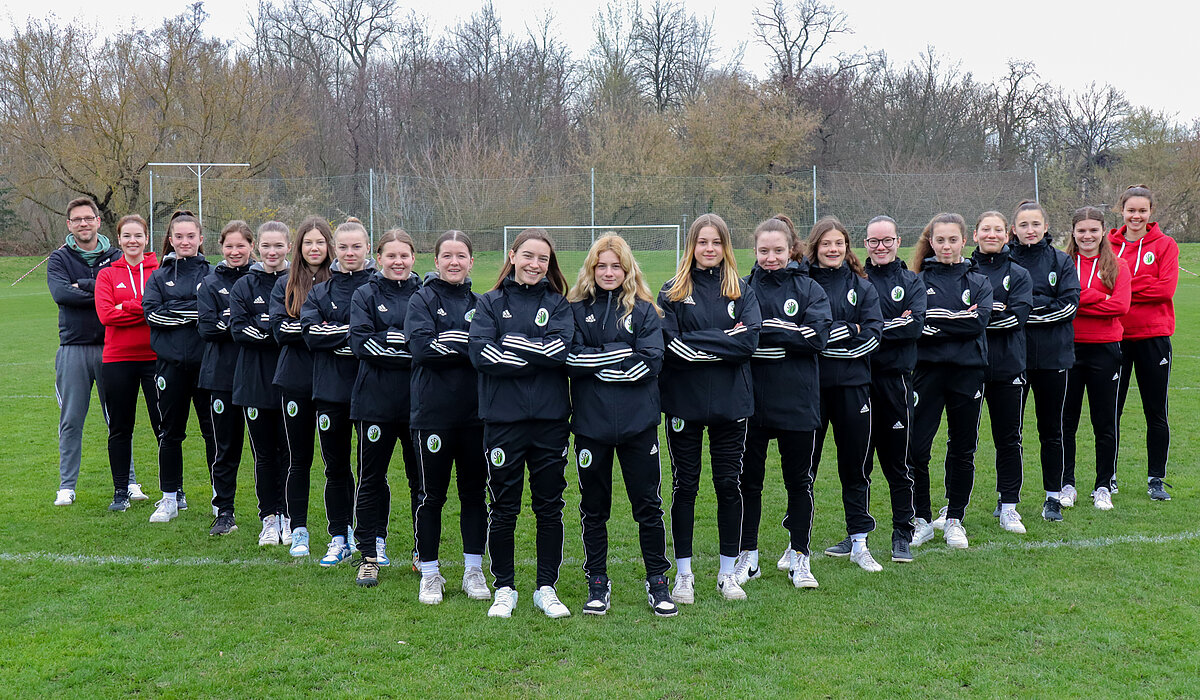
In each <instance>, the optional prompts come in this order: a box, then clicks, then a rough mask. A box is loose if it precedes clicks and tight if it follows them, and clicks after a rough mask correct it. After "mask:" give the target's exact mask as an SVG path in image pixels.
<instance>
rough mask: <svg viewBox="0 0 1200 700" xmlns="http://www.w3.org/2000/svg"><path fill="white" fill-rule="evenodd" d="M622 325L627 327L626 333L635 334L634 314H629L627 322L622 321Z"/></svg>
mask: <svg viewBox="0 0 1200 700" xmlns="http://www.w3.org/2000/svg"><path fill="white" fill-rule="evenodd" d="M621 323H622V324H623V325H624V326H625V331H626V332H627V333H632V332H633V314H629V315H628V316H626V317H625V320H624V321H622V322H621Z"/></svg>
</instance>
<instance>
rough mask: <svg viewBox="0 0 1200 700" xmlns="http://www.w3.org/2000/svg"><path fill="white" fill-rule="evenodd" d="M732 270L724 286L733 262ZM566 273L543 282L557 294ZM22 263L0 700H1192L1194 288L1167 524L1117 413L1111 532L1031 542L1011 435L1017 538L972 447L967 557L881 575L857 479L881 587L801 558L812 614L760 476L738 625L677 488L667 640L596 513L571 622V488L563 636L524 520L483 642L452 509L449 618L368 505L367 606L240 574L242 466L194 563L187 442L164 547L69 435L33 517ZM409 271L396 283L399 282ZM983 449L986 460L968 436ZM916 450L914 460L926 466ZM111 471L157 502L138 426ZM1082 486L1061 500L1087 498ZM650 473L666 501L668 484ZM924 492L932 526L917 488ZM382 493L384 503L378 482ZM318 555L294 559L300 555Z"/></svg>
mask: <svg viewBox="0 0 1200 700" xmlns="http://www.w3.org/2000/svg"><path fill="white" fill-rule="evenodd" d="M640 257H642V256H640ZM673 257H674V256H673V253H668V254H653V255H646V256H644V257H643V260H644V261H645V265H646V268H647V274H648V276H649V277H650V278H651V284H652V286H653V287H654V288H655V289H657V287H658V285H659V284H661V282H662V281H663V280H664V279H666V277H668V276H669V275H670V272H671V268H672V267H673ZM740 258H741V260H742V263H743V267H742V269H743V271H745V270H748V269H749V265H748V262H749V253H748V252H747V253H745V254H743V255H741V256H740ZM581 259H582V254H565V255H563V266H564V269H565V270H567V271H568V272H567V277H568V279H569V280H573V279H574V276H575V273H574V271H575V270H576V269H577V266H578V265H579V262H580V261H581ZM497 260H498V258H497V256H496V254H491V255H481V256H480V259H479V260H478V262H477V268H476V274H475V275H474V278H475V279H476V280H479V282H477V284H476V288H477V290H480V291H482V290H484V289H486V288H488V287H490V282H491V281H492V280H493V279H494V276H495V270H496V263H497ZM35 262H37V259H30V258H8V259H0V365H3V367H4V371H3V373H2V374H0V398H2V399H3V400H2V401H0V425H2V426H3V429H4V433H5V437H6V439H5V440H3V441H2V442H0V465H2V468H3V470H4V477H5V481H6V483H7V486H6V487H4V488H3V489H2V490H0V513H3V517H2V518H0V610H3V611H4V612H3V615H2V617H0V619H2V621H0V649H3V661H0V689H2V690H0V695H3V696H14V697H39V696H40V697H45V696H75V697H97V696H104V697H109V696H132V695H139V696H155V697H156V696H172V697H174V696H185V697H186V696H220V697H241V696H247V697H268V696H272V697H295V696H307V695H318V694H320V695H324V696H343V695H349V696H385V697H408V696H433V697H461V696H475V697H479V696H485V695H486V696H489V697H547V698H562V697H614V696H619V697H638V698H640V697H648V698H662V697H669V698H684V697H696V696H709V695H716V694H722V695H727V696H732V697H743V696H772V697H774V696H791V697H854V696H871V697H947V696H970V697H997V696H1091V697H1112V696H1122V697H1125V696H1150V697H1197V696H1200V654H1197V652H1196V649H1197V639H1200V606H1197V604H1196V600H1197V598H1196V596H1197V592H1198V591H1200V567H1198V566H1197V565H1196V557H1195V551H1196V547H1197V543H1198V541H1200V526H1198V525H1197V515H1198V513H1200V510H1198V509H1197V503H1198V500H1197V499H1198V497H1200V488H1198V486H1197V479H1196V476H1197V469H1196V466H1195V465H1196V461H1197V448H1196V447H1195V443H1193V442H1192V437H1193V436H1194V435H1195V434H1196V421H1197V420H1200V406H1198V405H1197V397H1198V396H1200V394H1198V391H1200V362H1198V361H1197V360H1200V332H1198V331H1197V329H1198V328H1200V297H1198V296H1197V291H1200V280H1197V278H1195V277H1193V276H1191V275H1188V274H1184V275H1182V276H1181V283H1180V287H1179V292H1178V293H1177V295H1176V303H1177V313H1178V321H1179V328H1180V329H1181V332H1180V333H1179V334H1178V335H1176V338H1175V352H1176V356H1175V358H1176V363H1175V370H1174V375H1173V377H1172V384H1173V386H1172V391H1171V402H1172V403H1171V408H1172V411H1171V414H1172V424H1173V427H1174V431H1175V434H1174V438H1175V439H1174V444H1173V445H1172V447H1173V449H1172V454H1171V464H1170V467H1169V469H1168V481H1170V482H1171V483H1173V484H1174V488H1173V489H1172V493H1173V495H1174V500H1173V501H1171V502H1169V503H1152V502H1150V501H1149V500H1148V499H1147V497H1146V495H1145V490H1144V486H1143V484H1144V475H1145V464H1144V459H1145V456H1144V450H1143V445H1144V439H1145V432H1144V421H1143V420H1142V419H1141V415H1140V404H1139V403H1138V399H1137V397H1136V394H1131V397H1130V404H1129V406H1128V412H1127V414H1126V421H1125V429H1124V431H1123V437H1124V449H1123V450H1122V454H1121V459H1120V467H1119V475H1120V477H1121V487H1122V488H1121V492H1120V494H1119V495H1118V496H1116V497H1115V499H1114V502H1115V504H1116V509H1115V510H1113V511H1111V512H1108V513H1101V512H1099V511H1096V510H1095V509H1093V508H1092V507H1091V504H1090V499H1089V498H1087V495H1086V490H1085V492H1084V493H1083V494H1082V495H1083V498H1082V499H1081V500H1082V503H1081V505H1079V506H1077V507H1075V508H1074V509H1072V510H1069V511H1067V513H1066V520H1065V521H1064V522H1062V523H1056V524H1050V523H1046V522H1043V521H1042V520H1041V518H1039V517H1037V515H1038V513H1039V508H1040V502H1041V500H1042V494H1041V491H1040V489H1039V485H1040V479H1039V478H1038V468H1037V466H1036V465H1037V445H1036V440H1035V439H1034V436H1035V434H1036V433H1035V431H1034V428H1033V426H1032V413H1033V412H1032V410H1029V411H1027V415H1028V417H1029V419H1030V420H1029V421H1027V423H1028V425H1027V429H1026V435H1027V446H1026V460H1025V461H1026V477H1027V478H1026V483H1025V489H1024V495H1025V502H1024V503H1023V504H1022V506H1021V511H1022V514H1023V515H1024V516H1025V523H1026V525H1027V527H1028V529H1029V533H1028V534H1027V535H1024V536H1017V535H1012V534H1008V533H1004V532H1002V531H1001V530H1000V528H999V526H998V525H997V524H996V521H995V520H994V519H993V518H992V517H991V510H992V505H993V503H994V501H993V498H994V495H993V492H994V484H995V471H994V467H993V459H992V453H991V449H990V443H989V440H988V439H987V438H985V439H984V440H982V444H981V448H980V451H979V455H978V461H977V465H978V476H977V479H976V484H975V491H974V495H975V499H974V502H973V503H972V505H971V507H970V508H969V509H968V512H967V518H966V520H965V525H966V528H967V533H968V535H969V536H970V541H971V548H970V549H968V550H965V551H954V552H951V551H948V550H947V548H946V547H945V545H944V544H943V543H941V541H940V539H938V540H934V541H933V542H931V543H929V544H927V545H925V546H923V547H921V548H919V549H918V550H917V560H916V562H915V563H913V564H911V565H904V566H901V565H895V564H890V563H889V562H887V560H886V557H885V555H886V552H887V547H888V545H889V542H888V530H887V526H886V523H887V522H888V515H889V511H888V503H887V490H886V487H883V486H882V484H883V482H882V476H881V475H879V474H878V473H876V475H875V476H876V483H877V484H879V485H880V486H881V487H880V488H876V489H874V492H873V494H872V510H873V513H874V514H875V516H876V518H877V519H878V520H880V522H881V528H880V530H879V532H878V533H877V535H876V536H875V538H874V539H873V541H872V545H873V549H874V550H875V553H876V556H877V557H878V558H880V559H881V561H883V562H884V563H885V567H884V571H883V572H882V573H879V574H866V573H864V572H862V571H860V570H859V569H858V568H857V567H855V566H853V565H852V564H850V563H849V562H847V561H844V560H833V559H829V558H826V557H823V556H822V555H820V554H818V555H817V556H815V557H814V564H813V573H814V574H815V575H816V577H817V578H818V579H819V580H820V583H821V587H820V588H819V589H817V590H812V591H798V590H796V589H793V588H792V587H791V585H790V584H789V583H788V582H787V580H786V578H785V577H784V576H783V575H782V574H780V573H779V572H776V571H775V570H774V567H773V563H774V561H775V559H776V557H777V556H778V555H779V553H780V552H781V551H782V550H783V548H784V547H785V546H786V543H787V538H786V535H785V533H784V531H783V529H782V528H781V527H780V526H779V520H780V518H782V515H783V488H782V484H781V480H780V478H779V476H778V466H777V462H776V463H775V466H774V469H772V465H768V483H767V491H766V493H765V494H764V501H765V503H764V524H763V530H762V535H761V542H762V552H763V554H762V556H763V563H764V575H763V578H762V579H760V580H757V581H754V582H751V583H750V584H748V585H747V591H748V594H749V600H747V601H745V602H741V603H727V602H724V601H722V600H721V599H720V597H719V595H718V593H717V591H716V588H715V576H716V566H717V550H716V542H717V538H716V527H715V503H714V499H713V495H712V489H711V487H707V488H702V489H701V498H700V501H699V503H698V506H697V533H696V549H697V551H696V566H697V604H696V605H694V606H690V607H685V608H684V610H683V612H682V614H681V615H680V616H678V617H677V618H674V619H656V618H655V617H654V616H653V615H651V614H650V611H649V609H648V608H647V606H646V601H645V598H644V593H643V590H642V584H641V580H642V575H643V573H642V568H641V563H640V556H639V552H638V549H637V539H636V531H635V528H634V526H633V523H632V519H631V518H630V517H629V512H628V505H627V503H625V504H623V499H622V498H621V497H619V496H618V497H617V498H616V499H614V516H613V520H612V522H611V524H610V539H611V545H612V546H611V551H610V556H611V565H610V575H611V577H612V579H613V585H614V591H613V609H612V611H611V612H610V613H609V614H608V615H607V616H606V617H603V618H595V617H590V616H584V615H581V614H580V605H581V603H582V602H583V596H584V593H585V590H584V585H583V575H582V572H581V568H580V567H581V559H582V546H581V544H580V540H579V520H578V515H577V513H578V510H577V505H578V490H577V486H576V482H575V478H574V476H573V473H574V467H573V466H572V467H570V468H569V469H568V481H569V482H570V486H569V487H568V490H567V507H566V509H565V511H564V515H565V521H566V530H567V537H566V543H567V547H566V553H565V555H566V562H565V563H564V565H563V568H562V578H561V580H560V582H559V592H560V595H561V597H562V598H563V600H564V602H566V603H567V605H568V606H570V607H571V609H572V610H573V611H574V613H575V615H574V616H573V617H571V618H569V619H565V620H549V619H546V618H545V617H544V616H543V615H542V614H541V613H540V612H538V611H537V610H536V609H535V608H534V607H533V602H532V597H533V596H532V583H533V569H534V566H533V554H534V546H533V527H532V522H533V518H532V517H531V516H530V514H529V512H528V510H526V511H525V512H524V513H523V514H522V518H521V522H520V524H519V528H518V541H517V553H518V554H517V556H518V564H519V566H518V575H517V578H518V587H519V591H520V595H521V599H520V604H519V606H518V608H517V611H516V613H515V614H514V616H513V618H512V619H510V620H492V619H488V618H487V617H486V607H487V604H486V603H482V602H478V601H468V600H466V598H465V596H463V595H462V594H461V593H458V592H457V583H458V579H459V577H460V576H461V573H462V569H461V561H456V557H455V556H454V555H453V553H455V552H458V551H461V546H460V542H459V539H458V529H457V525H456V519H457V508H456V506H455V497H454V496H453V495H452V496H451V499H450V504H449V505H448V507H447V513H446V520H445V522H446V527H445V533H444V537H445V540H446V542H445V544H444V545H443V548H444V553H445V555H446V560H445V561H447V563H446V564H445V565H444V566H443V571H444V573H445V575H446V578H447V579H448V581H449V586H448V590H447V593H448V596H447V600H446V602H445V603H443V604H442V605H440V606H437V607H429V606H424V605H421V604H419V603H418V602H417V600H416V595H417V583H418V576H417V574H414V573H412V572H411V570H410V569H409V567H407V566H406V565H404V562H403V556H402V552H404V551H405V550H406V549H407V548H408V546H409V543H410V537H409V535H408V533H407V532H405V528H404V527H403V526H402V525H401V523H403V522H405V521H406V520H407V518H408V517H409V514H408V513H407V508H405V507H404V504H405V503H406V501H407V499H405V498H403V497H396V498H394V499H393V503H394V504H395V505H394V507H395V509H396V512H395V513H394V514H393V517H392V530H393V535H392V537H391V543H392V552H394V553H395V554H396V555H399V556H397V557H396V558H397V560H398V561H397V564H398V565H397V566H393V567H392V568H390V569H385V570H384V571H383V574H382V576H381V583H380V585H379V587H378V588H374V589H358V588H356V587H355V586H354V585H353V570H352V569H351V568H350V567H349V566H347V565H345V564H343V565H341V566H338V567H335V568H333V569H329V570H326V569H321V568H320V567H318V566H317V564H316V557H311V558H308V559H304V560H299V561H297V560H293V559H292V558H291V557H289V556H288V554H287V551H286V548H283V547H274V548H259V547H258V545H257V538H256V533H257V531H258V523H256V522H255V519H254V513H255V507H254V491H253V480H252V469H251V468H250V465H249V454H248V453H249V450H247V455H246V457H245V459H244V460H243V466H242V471H241V478H240V485H239V491H238V499H237V509H238V513H239V524H240V526H241V529H240V530H239V531H238V532H237V533H235V534H233V535H232V536H229V537H224V538H219V539H217V538H210V537H209V536H208V534H207V533H208V527H209V525H210V521H211V515H210V513H211V510H210V509H209V508H207V507H206V504H205V502H204V501H205V498H206V494H207V493H208V491H209V487H208V484H207V471H206V468H205V466H204V464H203V457H202V448H201V447H200V445H199V440H198V433H197V432H196V431H195V429H194V426H193V430H191V431H190V432H191V435H192V436H193V437H192V438H191V439H189V440H188V441H187V443H185V457H186V458H187V460H186V462H187V466H186V471H185V488H186V489H187V491H188V492H189V495H191V501H192V508H191V510H189V511H187V512H185V513H183V514H182V515H181V516H180V517H179V519H178V520H176V521H175V522H173V523H171V524H169V525H165V526H164V525H150V524H149V523H148V522H147V518H148V517H149V515H150V512H151V511H152V510H153V501H151V502H150V503H141V504H136V505H135V506H134V508H132V509H131V510H130V511H129V512H126V513H124V514H114V513H109V512H108V511H107V510H106V506H107V504H108V502H109V500H110V498H111V496H112V491H111V483H110V478H109V475H108V473H109V472H108V467H107V461H106V456H105V448H104V444H105V431H104V425H103V423H102V422H101V421H100V419H99V414H98V413H97V412H96V410H95V408H94V409H93V413H92V416H91V417H90V419H89V422H88V425H87V429H86V433H85V449H84V465H83V470H82V475H81V477H80V482H79V488H78V492H79V498H78V501H77V502H76V504H75V505H73V506H71V507H69V508H55V507H53V506H52V505H51V502H52V501H53V497H54V491H55V489H56V488H57V478H58V472H57V450H56V424H57V417H58V413H57V406H56V404H55V400H54V391H53V377H54V369H53V368H54V352H55V348H56V345H57V336H56V328H57V326H56V321H55V307H54V304H53V302H52V301H51V299H50V297H49V294H48V292H47V290H46V286H45V277H44V273H43V272H41V271H40V270H39V271H38V272H37V273H35V274H33V275H31V276H30V277H29V278H27V279H26V280H25V281H24V282H22V283H21V284H18V285H16V286H15V287H10V284H11V283H12V281H13V280H15V279H16V278H17V277H18V276H19V275H20V274H22V273H24V272H25V271H26V270H27V269H28V268H29V267H31V266H32V265H33V264H34V263H35ZM428 262H429V261H428V258H427V257H426V258H424V259H421V260H419V261H418V269H420V270H422V271H423V270H425V269H428ZM1181 262H1182V264H1183V266H1184V267H1186V268H1188V269H1191V270H1200V245H1185V246H1183V256H1182V261H1181ZM143 419H144V416H143ZM1083 425H1084V426H1086V425H1087V423H1086V421H1085V422H1084V423H1083ZM1083 432H1086V430H1084V431H1083ZM982 434H983V435H985V436H986V435H988V434H989V433H988V432H987V426H986V418H985V425H984V426H983V427H982ZM941 449H943V448H942V441H941V440H939V444H938V445H937V446H936V448H935V460H934V461H935V464H936V463H938V461H939V460H940V458H941ZM1080 454H1081V455H1083V456H1086V455H1091V454H1092V444H1091V439H1090V435H1081V444H1080ZM832 458H833V449H832V445H830V447H829V448H828V449H827V450H826V458H825V460H824V467H823V469H822V470H821V472H820V475H819V476H818V478H817V483H816V493H817V517H816V524H815V530H814V536H813V544H814V548H815V549H818V548H824V547H825V546H827V545H829V544H831V543H833V542H835V541H837V540H839V539H841V537H843V536H844V531H843V517H842V509H841V504H840V496H839V485H838V481H837V476H836V469H834V468H832ZM135 459H136V464H137V469H138V473H139V474H140V481H141V482H142V484H143V485H144V486H145V487H146V489H147V491H148V492H150V493H151V494H152V496H155V497H156V496H157V493H158V492H157V491H156V490H155V487H156V486H157V468H156V466H155V451H154V449H153V440H152V438H151V435H150V433H149V430H148V428H146V426H145V425H139V426H138V432H137V435H136V436H135ZM1086 464H1087V460H1086V459H1084V460H1082V461H1081V467H1080V468H1079V474H1080V483H1081V484H1086V483H1088V479H1089V477H1088V476H1087V474H1088V473H1089V471H1090V470H1089V468H1088V467H1087V466H1086ZM314 471H315V472H316V475H315V476H314V479H313V488H314V498H313V501H312V510H311V515H310V517H311V519H312V521H313V524H314V525H315V526H316V529H320V525H319V524H320V523H322V522H323V521H324V514H323V513H322V512H321V503H322V500H321V496H320V488H321V486H322V481H323V480H322V479H321V477H320V473H321V466H320V464H319V463H318V464H317V465H316V466H315V467H314ZM663 471H664V474H665V475H667V476H666V478H665V479H664V481H665V484H664V495H665V497H666V498H668V499H669V486H668V484H669V467H668V465H667V463H666V460H664V463H663ZM933 471H934V481H935V483H934V487H933V491H934V494H933V495H934V502H935V504H938V503H939V502H940V500H941V499H940V495H941V479H940V478H939V477H938V471H939V470H938V469H937V468H935V469H934V470H933ZM391 481H392V484H393V487H394V488H396V489H398V490H402V489H403V488H404V486H403V477H402V476H401V472H400V466H399V465H398V464H396V465H393V478H392V480H391ZM619 491H620V490H619V489H618V492H619ZM398 495H399V494H398ZM314 534H316V532H315V530H314ZM323 544H325V541H324V540H320V539H318V538H317V537H314V549H317V548H320V547H321V546H322V545H323Z"/></svg>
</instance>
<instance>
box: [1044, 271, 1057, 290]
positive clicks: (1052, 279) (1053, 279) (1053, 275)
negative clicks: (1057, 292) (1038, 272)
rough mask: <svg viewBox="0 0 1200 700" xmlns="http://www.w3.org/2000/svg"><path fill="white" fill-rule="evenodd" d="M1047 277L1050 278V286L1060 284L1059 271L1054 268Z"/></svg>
mask: <svg viewBox="0 0 1200 700" xmlns="http://www.w3.org/2000/svg"><path fill="white" fill-rule="evenodd" d="M1046 279H1048V280H1050V286H1051V287H1053V286H1054V285H1056V284H1058V273H1057V272H1055V271H1054V270H1051V271H1050V274H1049V276H1047V278H1046Z"/></svg>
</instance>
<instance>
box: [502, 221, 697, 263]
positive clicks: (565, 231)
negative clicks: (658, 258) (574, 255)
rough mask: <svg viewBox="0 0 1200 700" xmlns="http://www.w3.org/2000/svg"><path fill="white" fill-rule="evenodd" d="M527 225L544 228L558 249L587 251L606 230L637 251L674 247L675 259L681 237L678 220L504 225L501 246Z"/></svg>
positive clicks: (506, 247) (681, 241) (505, 246)
mask: <svg viewBox="0 0 1200 700" xmlns="http://www.w3.org/2000/svg"><path fill="white" fill-rule="evenodd" d="M527 228H540V229H544V230H545V231H546V232H547V233H549V234H550V238H552V239H553V240H554V247H555V249H556V250H559V251H582V252H586V251H587V250H588V249H589V248H591V247H592V244H593V243H595V242H596V239H598V238H602V237H603V236H604V235H605V234H607V233H615V234H617V235H619V236H621V238H624V239H625V241H626V242H627V243H629V247H630V248H632V249H633V251H634V252H635V253H637V252H651V251H653V252H669V251H672V250H674V251H675V262H676V263H678V262H679V255H680V250H681V246H682V244H683V239H682V238H681V227H680V225H679V224H651V225H644V226H536V225H533V226H505V227H504V236H503V244H504V247H503V248H502V249H501V250H508V247H509V245H510V243H511V242H512V241H513V240H514V239H515V238H516V237H517V236H518V235H520V233H521V232H522V231H524V230H525V229H527Z"/></svg>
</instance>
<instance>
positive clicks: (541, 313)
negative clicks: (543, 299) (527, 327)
mask: <svg viewBox="0 0 1200 700" xmlns="http://www.w3.org/2000/svg"><path fill="white" fill-rule="evenodd" d="M533 322H534V323H536V324H537V325H539V326H544V325H546V324H547V323H550V312H549V311H547V310H546V307H544V306H543V307H542V308H540V309H538V312H537V315H536V316H534V317H533Z"/></svg>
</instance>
